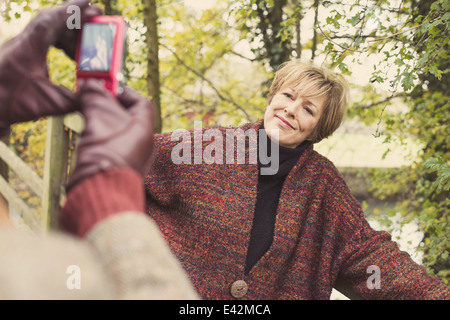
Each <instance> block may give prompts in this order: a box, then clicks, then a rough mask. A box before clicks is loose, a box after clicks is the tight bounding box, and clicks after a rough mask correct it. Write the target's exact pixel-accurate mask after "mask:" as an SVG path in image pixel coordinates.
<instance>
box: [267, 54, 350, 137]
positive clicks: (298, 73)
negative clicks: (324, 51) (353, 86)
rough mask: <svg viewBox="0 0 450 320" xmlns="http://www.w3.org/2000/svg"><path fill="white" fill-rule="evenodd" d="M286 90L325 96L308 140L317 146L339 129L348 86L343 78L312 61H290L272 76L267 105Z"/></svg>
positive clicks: (344, 108) (305, 94) (300, 93)
mask: <svg viewBox="0 0 450 320" xmlns="http://www.w3.org/2000/svg"><path fill="white" fill-rule="evenodd" d="M287 87H291V88H292V89H293V90H294V91H295V92H296V93H297V94H298V95H299V96H303V97H305V98H307V97H320V96H323V95H326V100H325V104H324V106H323V112H322V115H321V117H320V119H319V122H318V124H317V127H316V129H315V131H314V133H313V135H312V136H311V138H310V139H309V140H311V141H312V142H314V143H317V142H319V141H321V140H323V139H325V138H328V137H329V136H331V135H332V134H333V132H334V131H336V129H337V128H339V126H340V125H341V123H342V121H343V120H344V115H345V112H346V108H347V102H348V85H347V83H346V81H345V80H344V79H343V78H342V76H339V75H337V74H335V73H334V72H332V71H331V70H329V69H327V68H324V67H317V66H315V65H313V64H312V63H311V62H303V61H301V60H292V61H288V62H285V63H283V64H282V65H281V66H280V67H279V69H278V71H277V72H276V73H275V77H274V80H273V82H272V85H271V86H270V90H269V94H268V96H267V98H268V103H269V104H270V102H271V101H272V99H273V97H274V95H275V94H276V93H277V92H279V91H280V90H283V89H284V88H287Z"/></svg>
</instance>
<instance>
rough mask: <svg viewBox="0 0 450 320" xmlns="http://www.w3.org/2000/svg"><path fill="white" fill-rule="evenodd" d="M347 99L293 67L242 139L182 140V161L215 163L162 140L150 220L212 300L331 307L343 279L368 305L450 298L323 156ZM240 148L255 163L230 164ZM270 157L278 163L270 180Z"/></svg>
mask: <svg viewBox="0 0 450 320" xmlns="http://www.w3.org/2000/svg"><path fill="white" fill-rule="evenodd" d="M347 95H348V89H347V85H346V83H345V81H344V80H343V79H342V78H341V77H340V76H338V75H336V74H334V73H332V72H330V71H329V70H327V69H325V68H319V67H316V66H314V65H312V64H311V63H304V62H301V61H290V62H287V63H285V64H283V65H282V66H281V67H280V69H279V70H278V72H277V73H276V75H275V77H274V80H273V83H272V85H271V88H270V92H269V94H268V106H267V109H266V112H265V115H264V119H262V120H259V121H257V122H256V123H251V124H245V125H243V126H241V127H239V128H235V130H234V131H233V133H235V134H234V135H230V134H229V130H230V128H222V127H217V128H213V129H207V128H203V129H202V132H201V133H202V134H203V135H199V133H198V132H196V130H197V131H198V129H194V130H190V131H187V132H186V133H185V134H184V135H183V137H185V138H186V137H190V139H187V141H184V144H183V148H182V149H183V152H184V153H186V154H187V155H192V153H194V156H198V153H199V152H200V153H202V154H201V155H205V154H206V155H208V154H209V155H210V158H211V156H212V155H213V154H214V156H213V158H214V160H215V161H203V162H202V163H201V164H200V163H199V162H198V161H194V162H192V161H184V162H180V161H174V159H173V157H174V154H175V155H176V154H177V153H178V151H180V148H179V145H180V143H179V142H178V141H179V139H178V138H179V135H178V136H176V137H174V135H173V134H171V133H166V134H161V135H156V136H155V146H156V149H157V156H156V160H155V162H154V165H153V168H152V169H151V171H150V172H149V174H148V175H147V177H146V192H147V212H148V214H149V215H150V216H151V217H152V218H153V219H154V220H155V221H156V223H157V224H158V225H159V227H160V229H161V231H162V233H163V235H164V237H165V239H166V240H167V242H168V244H169V246H170V248H171V249H172V251H173V252H174V253H175V255H176V256H177V258H178V259H179V260H180V262H181V264H182V265H183V267H184V270H185V271H186V272H187V274H188V276H189V278H190V279H191V281H192V282H193V284H194V286H195V288H196V290H197V291H198V293H199V294H200V296H201V297H202V298H204V299H240V298H242V299H329V298H330V295H331V292H332V289H333V287H335V286H336V285H337V283H338V282H339V281H344V282H346V283H348V284H349V286H350V287H351V290H352V291H353V292H354V293H356V294H357V295H358V296H360V297H362V298H365V299H445V298H447V299H448V298H450V290H449V289H448V288H447V287H446V286H445V285H444V284H443V283H442V282H441V281H440V279H439V278H437V277H430V276H428V275H427V274H426V271H425V268H424V267H422V266H419V265H417V264H416V263H415V262H413V261H412V260H411V258H410V256H409V255H408V254H406V253H404V252H401V251H400V250H399V248H398V246H397V244H396V243H395V242H392V241H391V238H390V235H389V234H388V233H386V232H379V231H375V230H373V229H372V228H371V227H370V226H369V224H368V222H367V221H366V219H365V217H364V213H363V210H362V208H361V206H360V204H359V203H358V202H357V201H356V199H355V198H354V197H353V196H352V194H351V193H350V191H349V189H348V187H347V185H346V183H345V182H344V180H343V178H342V176H341V175H340V174H339V172H338V170H337V169H336V168H335V166H334V165H333V163H332V162H331V161H329V160H328V159H326V158H325V157H323V156H322V155H320V154H318V153H317V152H316V151H314V149H313V146H314V143H317V142H319V141H321V140H322V139H325V138H327V137H329V136H330V135H331V134H332V133H333V132H334V131H335V130H336V129H337V128H338V127H339V125H340V124H341V122H342V119H343V117H344V114H345V108H346V105H347ZM209 130H214V131H209ZM211 132H214V134H211ZM249 132H256V133H257V134H249ZM218 133H220V134H218ZM205 135H206V136H207V137H208V138H209V139H210V140H211V137H212V136H214V141H213V142H212V141H205V139H204V136H205ZM242 136H244V138H245V139H247V140H248V141H247V142H248V143H247V144H237V146H238V149H237V150H235V149H233V150H232V151H233V154H232V155H233V156H234V158H233V157H232V156H230V152H229V150H230V146H229V145H230V143H231V145H232V146H233V148H234V147H235V144H234V139H235V138H236V139H239V138H242ZM199 137H202V138H201V140H200V141H199V139H200V138H199ZM221 143H223V146H222V148H221V149H220V148H218V146H219V145H220V144H221ZM212 146H213V147H212ZM239 146H241V147H243V148H245V150H244V151H245V154H246V156H247V157H248V159H249V161H247V162H245V163H242V161H241V162H239V161H230V159H231V160H236V157H237V155H239V154H243V151H242V150H239ZM224 148H226V150H227V152H226V159H222V158H220V157H225V153H224V152H221V151H223V150H224ZM213 149H214V152H213V151H212V150H213ZM255 149H257V150H258V152H257V154H258V159H257V160H258V161H256V162H252V161H251V160H250V159H251V155H252V154H255ZM174 150H176V151H177V152H174ZM261 150H266V151H267V155H269V154H270V159H272V160H273V159H276V160H277V162H278V163H277V166H276V169H277V170H275V171H274V172H272V173H271V174H263V169H264V168H266V167H267V166H269V165H270V164H269V163H268V162H267V157H266V156H265V155H264V152H262V153H261V152H260V151H261ZM234 151H235V152H234ZM186 154H185V155H186ZM210 158H209V159H210ZM372 270H375V271H376V272H378V273H375V274H373V277H371V276H372V274H371V273H368V272H369V271H370V272H374V271H372ZM374 277H375V278H374Z"/></svg>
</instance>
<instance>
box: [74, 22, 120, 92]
mask: <svg viewBox="0 0 450 320" xmlns="http://www.w3.org/2000/svg"><path fill="white" fill-rule="evenodd" d="M126 28H127V23H126V21H125V19H124V18H123V17H121V16H96V17H94V18H92V19H90V20H89V21H87V22H86V23H85V24H84V25H83V27H82V29H81V32H80V36H79V39H78V46H77V53H76V62H77V88H78V86H79V80H81V79H86V78H97V79H103V80H104V81H105V87H106V89H107V90H109V91H110V92H111V93H112V94H113V95H114V96H117V95H118V94H120V93H121V92H122V83H123V81H124V75H123V66H124V63H125V53H126Z"/></svg>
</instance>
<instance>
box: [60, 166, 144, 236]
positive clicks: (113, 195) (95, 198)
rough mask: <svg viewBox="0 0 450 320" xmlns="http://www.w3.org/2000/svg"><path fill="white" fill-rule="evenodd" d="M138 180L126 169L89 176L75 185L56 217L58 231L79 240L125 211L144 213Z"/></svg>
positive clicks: (137, 177)
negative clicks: (58, 226)
mask: <svg viewBox="0 0 450 320" xmlns="http://www.w3.org/2000/svg"><path fill="white" fill-rule="evenodd" d="M144 209H145V195H144V188H143V180H142V177H141V176H140V175H139V174H138V173H137V172H135V171H134V170H131V169H128V168H114V169H110V170H107V171H102V172H99V173H96V174H95V175H92V176H90V177H88V178H86V179H84V180H82V181H81V182H80V183H78V184H77V185H75V186H74V187H73V188H72V189H71V190H70V192H69V193H68V195H67V201H66V203H65V205H64V207H63V208H62V210H61V211H60V213H59V217H58V219H59V225H60V228H61V229H62V230H64V231H67V232H69V233H72V234H75V235H78V236H81V237H83V236H84V235H85V234H86V233H87V232H88V231H89V230H90V229H91V228H92V227H93V226H94V225H95V224H97V223H98V222H100V221H102V220H104V219H105V218H107V217H110V216H112V215H115V214H119V213H121V212H125V211H138V212H144Z"/></svg>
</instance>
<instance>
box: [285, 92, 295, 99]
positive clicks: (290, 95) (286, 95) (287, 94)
mask: <svg viewBox="0 0 450 320" xmlns="http://www.w3.org/2000/svg"><path fill="white" fill-rule="evenodd" d="M283 95H284V96H285V97H287V98H289V99H293V98H294V96H293V95H292V94H290V93H287V92H285V93H283Z"/></svg>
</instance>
